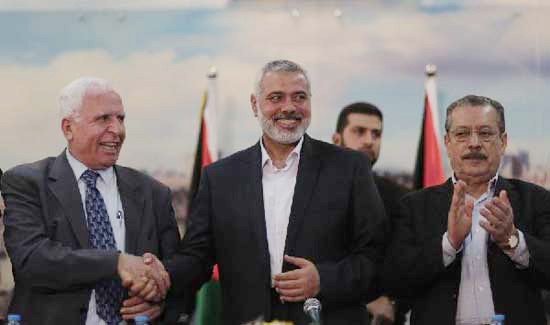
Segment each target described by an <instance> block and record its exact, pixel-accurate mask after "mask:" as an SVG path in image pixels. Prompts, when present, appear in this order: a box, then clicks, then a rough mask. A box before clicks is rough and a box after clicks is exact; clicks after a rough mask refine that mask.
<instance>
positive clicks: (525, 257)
mask: <svg viewBox="0 0 550 325" xmlns="http://www.w3.org/2000/svg"><path fill="white" fill-rule="evenodd" d="M518 239H519V244H518V247H516V249H514V250H513V251H504V254H506V255H508V257H510V259H511V260H512V261H513V262H514V263H515V264H516V267H517V268H518V269H526V268H527V267H529V250H528V249H527V243H525V236H523V233H522V232H521V231H520V230H519V229H518Z"/></svg>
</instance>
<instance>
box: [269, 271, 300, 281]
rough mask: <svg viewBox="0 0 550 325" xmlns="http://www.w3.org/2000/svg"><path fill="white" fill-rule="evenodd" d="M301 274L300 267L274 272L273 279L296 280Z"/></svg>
mask: <svg viewBox="0 0 550 325" xmlns="http://www.w3.org/2000/svg"><path fill="white" fill-rule="evenodd" d="M301 274H302V270H301V269H297V270H292V271H288V272H284V273H279V274H275V276H274V277H273V279H274V280H275V281H285V280H297V279H300V277H301Z"/></svg>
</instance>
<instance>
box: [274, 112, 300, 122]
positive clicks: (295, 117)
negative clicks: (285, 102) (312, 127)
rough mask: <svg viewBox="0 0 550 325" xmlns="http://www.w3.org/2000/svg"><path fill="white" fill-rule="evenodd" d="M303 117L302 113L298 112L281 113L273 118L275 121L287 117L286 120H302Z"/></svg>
mask: <svg viewBox="0 0 550 325" xmlns="http://www.w3.org/2000/svg"><path fill="white" fill-rule="evenodd" d="M302 118H303V116H302V114H296V113H289V114H284V113H279V114H277V115H275V116H274V117H273V119H274V120H275V121H276V120H282V119H285V120H301V119H302Z"/></svg>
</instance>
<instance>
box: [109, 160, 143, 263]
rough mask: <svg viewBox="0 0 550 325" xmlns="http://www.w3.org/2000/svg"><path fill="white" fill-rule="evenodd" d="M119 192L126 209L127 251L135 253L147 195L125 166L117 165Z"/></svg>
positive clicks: (123, 206)
mask: <svg viewBox="0 0 550 325" xmlns="http://www.w3.org/2000/svg"><path fill="white" fill-rule="evenodd" d="M115 172H116V175H117V186H118V192H119V193H120V201H122V208H123V209H124V225H125V227H126V243H125V244H126V252H128V253H132V254H135V253H136V252H137V243H138V238H139V233H140V225H141V224H142V219H143V210H144V205H145V197H144V195H143V190H142V189H141V187H139V186H138V184H137V183H136V181H135V178H133V177H131V176H130V175H129V174H128V171H127V170H126V169H125V168H122V167H120V166H115Z"/></svg>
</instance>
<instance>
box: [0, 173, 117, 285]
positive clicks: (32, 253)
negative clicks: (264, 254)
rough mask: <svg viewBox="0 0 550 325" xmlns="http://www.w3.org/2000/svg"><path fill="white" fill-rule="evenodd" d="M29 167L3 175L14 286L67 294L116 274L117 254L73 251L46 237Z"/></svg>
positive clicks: (39, 192) (41, 197)
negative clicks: (58, 291) (20, 285)
mask: <svg viewBox="0 0 550 325" xmlns="http://www.w3.org/2000/svg"><path fill="white" fill-rule="evenodd" d="M39 179H40V177H37V176H36V175H32V172H30V171H29V170H28V168H24V167H23V168H17V169H12V170H10V171H8V172H6V173H5V174H4V175H3V176H2V187H1V189H2V195H3V198H4V203H5V206H6V209H5V211H4V218H3V219H4V226H5V230H4V241H5V244H6V248H7V251H8V254H9V256H10V259H11V262H12V265H13V270H14V277H15V279H16V281H17V282H19V283H22V284H25V285H27V286H32V287H36V288H41V289H44V290H70V289H72V288H75V287H82V286H85V285H90V284H92V283H95V282H97V281H99V280H101V279H105V278H112V277H115V276H116V275H117V260H118V254H119V253H118V252H115V251H106V250H96V249H75V248H73V247H69V246H67V245H65V244H63V243H61V242H59V241H56V240H53V239H51V238H50V236H49V235H48V227H50V226H48V225H47V223H46V221H45V220H46V219H45V213H46V212H45V211H46V210H47V209H46V207H45V205H46V202H45V200H46V199H47V198H48V196H47V194H46V192H45V191H44V189H43V188H41V186H40V185H39V184H40V181H39Z"/></svg>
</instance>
